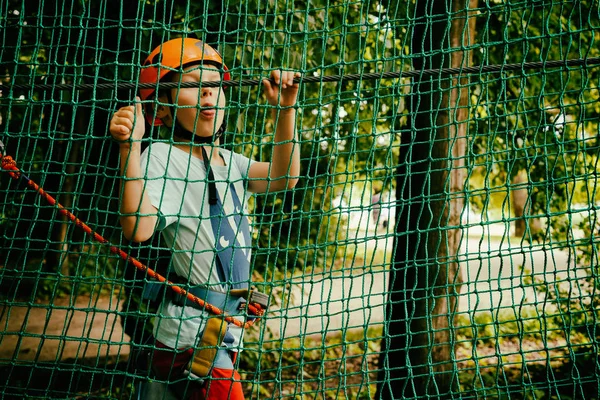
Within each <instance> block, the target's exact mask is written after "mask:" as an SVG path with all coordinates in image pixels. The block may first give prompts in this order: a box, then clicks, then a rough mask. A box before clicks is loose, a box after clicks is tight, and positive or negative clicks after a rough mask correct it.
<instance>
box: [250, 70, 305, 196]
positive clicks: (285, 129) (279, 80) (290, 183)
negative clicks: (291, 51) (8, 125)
mask: <svg viewBox="0 0 600 400" xmlns="http://www.w3.org/2000/svg"><path fill="white" fill-rule="evenodd" d="M298 76H300V74H298V73H294V72H292V71H283V73H281V74H280V73H279V71H273V72H272V73H271V77H272V78H273V80H274V81H275V84H274V85H273V84H271V83H270V82H269V81H268V80H265V81H263V84H264V86H265V94H266V95H267V100H268V101H269V103H270V104H271V105H273V106H279V107H282V108H281V109H280V108H276V109H274V110H273V119H274V120H275V121H276V124H277V127H276V129H275V139H274V145H273V156H272V158H271V162H270V163H268V162H257V163H254V164H252V166H251V167H250V171H249V172H248V177H249V178H250V182H249V190H250V191H252V192H254V193H264V192H266V191H267V190H268V191H270V192H271V191H272V192H275V191H279V190H285V189H291V188H293V187H294V186H296V183H298V177H299V175H300V146H299V145H298V140H297V138H296V109H295V108H293V106H294V105H295V104H296V97H297V95H298V84H297V83H294V78H295V77H298ZM280 88H281V90H280Z"/></svg>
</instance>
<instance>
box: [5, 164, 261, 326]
mask: <svg viewBox="0 0 600 400" xmlns="http://www.w3.org/2000/svg"><path fill="white" fill-rule="evenodd" d="M0 157H1V155H0ZM2 169H3V170H6V171H8V174H9V175H10V176H11V177H12V178H14V179H19V178H23V179H24V180H25V181H26V182H27V186H29V187H30V188H32V189H33V190H35V191H36V192H38V194H39V195H40V196H41V197H42V198H44V199H45V200H46V201H47V202H48V203H49V204H50V205H52V206H55V207H56V208H58V212H59V213H60V214H61V215H64V216H66V217H67V218H68V219H69V220H70V221H71V222H74V223H75V225H77V226H78V227H80V228H81V229H83V231H84V232H85V233H87V234H88V235H90V236H91V237H92V238H93V239H94V240H95V241H97V242H99V243H102V244H106V245H108V247H109V249H110V251H111V253H113V254H116V255H118V256H119V257H121V258H122V259H123V260H125V261H127V262H128V263H131V264H133V266H135V267H136V268H137V269H139V270H140V271H143V272H145V273H146V275H148V276H149V277H150V278H152V279H156V280H157V281H159V282H164V283H166V284H167V285H169V287H170V288H171V289H172V290H173V291H175V293H177V294H179V295H184V296H186V297H187V298H188V299H189V300H190V301H193V302H194V303H196V304H198V305H199V306H200V307H201V308H203V309H205V310H206V311H208V312H210V313H212V314H214V315H221V316H223V318H224V319H225V321H227V322H229V323H232V324H234V325H236V326H239V327H240V328H249V327H250V326H252V324H253V323H254V321H255V320H251V321H246V322H245V323H244V322H242V321H239V320H237V319H235V318H234V317H232V316H230V315H225V312H224V311H223V310H221V309H220V308H218V307H215V306H214V305H212V304H210V303H207V302H206V301H204V300H202V299H201V298H199V297H197V296H195V295H193V294H192V293H190V292H188V291H187V290H185V289H183V288H181V287H179V286H177V285H175V284H173V282H171V281H169V280H167V279H166V278H165V277H163V276H162V275H160V274H159V273H157V272H156V271H154V270H153V269H151V268H149V267H147V266H146V265H144V264H143V263H141V262H140V261H139V260H137V259H136V258H134V257H131V256H130V255H128V254H127V253H125V252H124V251H123V250H121V249H119V248H118V247H117V246H114V245H112V244H111V243H110V242H109V241H108V240H107V239H105V238H104V237H102V236H101V235H100V234H99V233H97V232H95V231H94V230H92V228H90V227H89V226H88V225H86V224H85V222H83V221H82V220H80V219H79V218H77V217H76V216H75V215H74V214H73V213H71V212H70V211H69V210H67V209H66V208H65V207H63V206H62V205H61V204H60V203H59V202H57V201H56V200H55V199H54V198H53V197H52V196H50V195H49V194H48V193H47V192H46V191H45V190H44V189H42V188H41V187H40V186H39V185H38V184H36V183H35V182H34V181H32V180H31V179H29V178H27V177H25V176H24V175H23V174H21V171H20V170H19V168H17V163H16V162H15V160H13V158H12V157H11V156H4V157H2ZM247 307H248V311H249V312H250V313H251V314H253V315H256V316H258V317H262V316H263V315H264V313H265V310H264V309H263V308H262V306H261V305H260V304H258V303H249V304H248V305H247Z"/></svg>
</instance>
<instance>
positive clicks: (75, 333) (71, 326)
mask: <svg viewBox="0 0 600 400" xmlns="http://www.w3.org/2000/svg"><path fill="white" fill-rule="evenodd" d="M121 308H122V302H121V301H119V299H118V298H117V297H110V296H106V295H101V296H95V297H92V298H90V297H80V298H77V299H69V298H64V299H58V300H55V301H54V304H48V303H39V304H38V303H35V304H28V303H19V302H17V303H13V302H11V303H10V305H6V304H3V305H2V308H0V363H6V362H12V361H17V360H19V361H33V360H35V361H56V360H69V359H70V360H73V361H79V360H82V359H90V358H94V359H98V358H106V357H108V356H112V357H115V356H116V358H117V359H119V360H120V361H122V360H125V359H126V358H127V356H128V354H129V345H128V343H129V337H128V336H127V335H125V334H124V333H123V331H122V329H121V322H120V319H119V316H118V312H119V311H120V310H121Z"/></svg>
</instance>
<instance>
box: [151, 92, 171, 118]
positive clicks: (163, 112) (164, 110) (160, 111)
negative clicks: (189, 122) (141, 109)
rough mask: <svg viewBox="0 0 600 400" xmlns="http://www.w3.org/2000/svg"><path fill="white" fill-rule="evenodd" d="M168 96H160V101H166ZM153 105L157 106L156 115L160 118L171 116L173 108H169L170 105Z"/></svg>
mask: <svg viewBox="0 0 600 400" xmlns="http://www.w3.org/2000/svg"><path fill="white" fill-rule="evenodd" d="M167 101H168V100H167V97H166V96H159V97H158V102H159V103H166V102H167ZM152 107H156V117H157V118H159V119H163V118H165V117H167V118H168V117H169V116H170V114H171V110H170V109H169V107H167V106H164V105H162V104H159V105H157V106H154V105H152Z"/></svg>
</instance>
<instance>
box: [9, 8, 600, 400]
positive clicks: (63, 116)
mask: <svg viewBox="0 0 600 400" xmlns="http://www.w3.org/2000/svg"><path fill="white" fill-rule="evenodd" d="M446 3H447V2H444V1H437V0H435V1H434V0H429V1H422V0H417V1H413V2H400V1H394V0H391V1H389V2H386V1H346V2H342V1H329V0H315V1H311V2H309V3H307V2H301V1H279V0H270V1H258V0H244V1H241V0H225V1H223V2H222V3H219V4H217V3H216V2H209V1H207V0H205V1H199V2H189V3H186V2H183V1H175V2H167V1H160V0H148V1H129V2H112V1H103V0H95V1H75V0H73V1H48V0H45V1H39V2H24V1H12V0H2V1H0V27H1V30H0V37H1V39H0V40H1V42H2V46H1V47H0V83H1V85H0V93H1V97H0V139H1V140H2V141H3V142H4V144H5V146H6V153H7V155H11V156H12V157H13V158H14V159H15V160H16V162H17V164H18V166H19V168H20V169H21V170H22V171H23V172H25V173H26V174H27V175H28V176H29V177H30V178H31V179H33V180H34V181H35V182H37V183H38V184H40V185H41V186H42V187H43V188H44V189H45V190H46V191H48V192H49V193H50V194H52V195H53V196H55V197H56V198H57V199H58V201H59V202H61V203H62V204H63V205H65V206H66V207H67V208H68V209H70V210H72V211H73V212H74V213H75V214H76V215H77V216H78V217H79V218H81V219H82V220H84V221H85V222H86V223H87V224H88V225H90V226H91V227H92V228H93V229H94V230H96V231H97V232H98V233H100V234H101V235H103V236H104V237H106V238H108V239H109V240H110V241H111V242H112V243H114V244H116V245H117V246H119V247H121V248H122V249H123V250H125V251H127V252H128V253H130V254H132V255H134V256H136V257H138V258H139V259H140V260H141V261H143V262H144V263H147V264H148V265H149V266H151V267H154V268H156V269H157V270H159V271H160V270H161V268H163V267H164V265H165V263H166V264H168V260H169V255H168V251H167V252H165V251H166V250H168V249H165V246H164V243H162V242H161V239H160V238H159V237H158V235H157V236H156V238H155V239H153V240H151V241H149V242H147V243H141V244H135V243H129V242H127V241H126V240H125V239H124V238H123V236H122V233H121V229H120V226H119V223H118V216H119V214H118V210H119V207H118V196H119V170H118V151H117V146H116V144H115V143H114V142H113V141H112V140H111V138H110V135H109V134H108V133H107V127H108V123H109V121H110V117H111V115H112V113H113V112H114V111H115V110H116V109H117V108H118V107H121V106H123V105H125V104H128V103H129V102H130V101H131V100H132V99H133V97H134V96H135V88H132V86H131V85H130V86H126V84H131V83H135V82H136V80H137V75H138V73H139V71H140V65H141V63H142V62H143V60H144V59H145V57H146V55H147V54H148V53H149V52H150V51H151V49H153V48H154V47H155V46H157V45H158V44H160V43H161V42H163V41H165V40H168V39H171V38H175V37H181V36H185V37H195V38H199V39H202V40H204V41H206V42H207V43H210V44H212V45H213V46H214V47H216V48H218V49H219V50H220V51H221V52H222V54H223V55H224V58H225V62H226V64H227V65H228V67H229V69H230V70H231V72H232V77H233V80H234V81H235V80H241V79H258V78H262V77H265V76H266V75H268V73H269V72H270V71H271V70H272V69H273V68H279V67H283V68H291V69H295V70H297V71H300V72H301V73H302V74H303V75H304V76H329V75H342V76H344V75H348V74H354V73H358V74H363V73H368V72H385V71H408V70H420V69H422V68H441V67H447V66H455V67H461V66H462V67H466V66H469V65H497V66H498V71H497V72H493V73H485V74H483V73H482V74H469V75H466V74H463V75H461V74H459V75H454V76H449V75H443V74H437V75H434V76H432V77H423V78H418V77H417V78H410V79H409V78H399V79H379V80H362V79H361V80H355V81H348V80H338V81H336V82H331V83H310V84H304V85H302V87H301V91H300V94H299V99H298V108H297V113H298V114H297V130H298V140H299V143H300V147H301V159H302V162H301V164H302V170H301V179H300V182H299V184H298V185H297V186H296V187H295V188H294V189H293V190H291V191H289V192H287V193H278V194H266V195H256V196H254V197H253V198H252V199H251V201H250V219H251V222H252V233H253V240H254V249H253V272H252V276H253V280H254V282H255V283H257V284H259V285H260V286H261V288H263V289H264V290H265V291H267V292H269V293H271V294H272V299H273V304H272V307H271V310H270V312H269V314H268V316H267V317H266V318H265V319H264V321H262V322H261V323H260V324H259V325H256V326H255V327H253V328H252V329H251V330H249V331H248V332H247V333H246V340H245V345H244V351H243V353H242V356H241V357H240V360H239V363H238V368H239V371H240V373H241V376H242V379H243V386H244V390H245V392H246V397H247V398H325V399H334V398H335V399H338V398H344V399H345V398H349V399H364V398H437V397H439V398H465V399H467V398H502V399H504V398H510V399H525V398H527V399H529V398H540V399H545V398H548V399H550V398H560V399H571V398H573V399H575V398H576V399H595V398H598V397H599V388H598V382H599V376H600V371H599V367H600V365H599V360H598V337H599V334H600V333H599V332H600V331H599V330H598V300H597V299H598V293H597V291H598V289H597V288H598V281H597V280H596V279H597V274H598V253H597V250H598V248H597V246H598V237H599V234H600V222H599V220H598V215H597V210H598V204H600V203H599V198H600V194H599V193H598V189H597V187H598V186H597V185H598V176H597V167H598V160H599V154H598V149H599V142H598V140H599V133H600V132H599V128H598V116H599V114H600V103H599V102H598V98H599V92H598V85H599V83H600V82H599V74H598V68H594V67H592V66H589V67H586V66H581V67H569V68H545V67H544V66H543V62H545V61H549V60H570V59H588V58H592V57H597V56H598V55H600V54H599V53H600V51H599V50H598V40H599V39H600V37H599V31H598V27H599V26H600V15H599V8H598V2H597V1H591V0H590V1H554V0H538V1H518V0H505V1H501V0H492V1H483V0H480V1H476V0H473V1H470V2H465V1H461V2H448V3H453V4H446ZM531 61H541V62H542V67H541V68H537V69H534V70H523V71H516V72H505V71H502V66H503V65H506V64H508V63H525V62H531ZM101 83H102V84H104V83H108V84H111V85H112V88H111V89H106V88H103V89H99V88H96V87H95V85H98V84H101ZM12 84H23V85H29V86H28V87H26V88H20V89H17V88H11V87H10V85H12ZM41 84H47V85H51V88H50V89H47V90H41V89H39V88H36V86H38V85H41ZM59 84H70V85H79V84H92V87H93V89H88V90H75V89H70V90H59V88H60V87H58V86H56V85H59ZM134 86H135V85H134ZM228 96H229V97H228V105H227V120H228V126H229V129H228V132H227V135H226V137H227V140H226V144H225V146H226V147H228V148H231V149H233V150H235V151H239V152H242V153H243V154H245V155H247V156H249V157H252V158H254V159H257V160H268V159H269V157H270V152H271V147H270V142H271V140H272V138H273V121H272V119H271V118H270V113H271V109H270V107H269V106H268V105H267V103H266V101H265V99H264V97H262V95H261V91H260V88H258V87H252V86H250V87H248V86H247V87H241V88H234V89H232V90H231V91H230V92H228ZM159 140H164V138H161V137H160V135H159V132H157V131H154V130H153V131H148V133H147V135H146V137H145V139H144V144H145V145H150V144H151V143H153V142H155V141H159ZM144 282H145V281H144V278H143V276H141V275H140V274H138V273H135V269H134V268H133V267H132V266H130V265H125V263H123V262H122V261H120V260H119V258H118V257H117V256H115V255H112V254H111V253H110V252H109V251H108V249H107V247H106V246H102V245H98V244H97V243H94V242H93V241H91V239H90V238H89V237H88V236H86V235H85V234H84V233H83V232H82V231H81V230H80V229H79V228H77V227H76V226H74V225H73V224H71V223H69V222H67V221H66V220H65V218H64V217H62V216H61V215H60V214H59V213H58V212H57V211H56V209H55V208H54V207H52V206H50V205H49V204H47V203H46V202H45V201H44V200H42V199H41V198H40V197H39V196H38V195H37V194H36V193H35V192H34V191H32V190H31V189H28V188H27V187H26V186H25V185H24V183H23V182H22V181H15V180H13V179H11V178H10V176H9V175H8V174H6V173H5V172H2V174H1V175H0V304H1V308H0V388H1V389H0V398H3V399H4V398H6V399H10V398H24V397H25V398H96V397H99V398H120V399H121V398H137V385H138V384H139V382H141V381H143V380H144V374H143V373H140V372H139V371H136V370H135V369H134V366H133V363H132V362H131V359H130V354H132V353H133V351H134V350H135V349H136V346H138V347H139V344H140V343H143V342H144V340H145V338H146V336H147V334H148V329H149V326H150V324H151V323H152V316H153V313H154V310H153V309H152V307H150V306H149V305H148V304H145V303H143V302H141V301H140V297H139V294H140V290H141V288H142V287H143V285H144ZM427 396H429V397H427Z"/></svg>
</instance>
